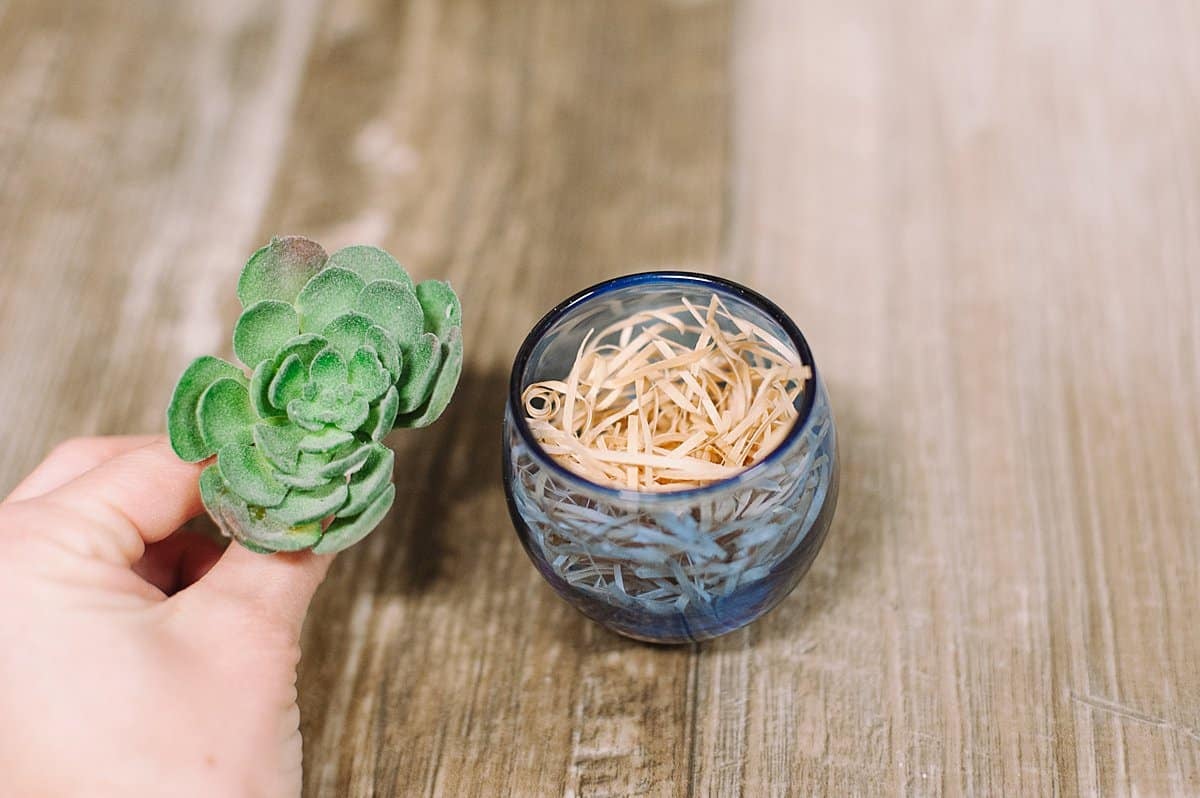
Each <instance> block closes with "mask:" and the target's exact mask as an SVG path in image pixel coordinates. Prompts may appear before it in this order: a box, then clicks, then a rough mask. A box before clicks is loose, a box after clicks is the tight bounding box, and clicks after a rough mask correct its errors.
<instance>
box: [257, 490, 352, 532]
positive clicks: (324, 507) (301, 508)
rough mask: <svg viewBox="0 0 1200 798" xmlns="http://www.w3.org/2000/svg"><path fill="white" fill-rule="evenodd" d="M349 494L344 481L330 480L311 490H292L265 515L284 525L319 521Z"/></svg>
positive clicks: (339, 505)
mask: <svg viewBox="0 0 1200 798" xmlns="http://www.w3.org/2000/svg"><path fill="white" fill-rule="evenodd" d="M349 495H350V489H349V488H348V487H347V485H346V483H345V482H331V483H329V484H328V485H323V486H321V487H318V488H313V489H312V490H293V491H291V492H289V493H288V495H287V497H286V498H285V499H284V500H283V502H282V503H280V505H279V506H278V507H273V508H272V509H270V510H267V517H268V518H270V519H271V520H273V521H276V522H277V523H280V524H284V525H285V526H294V525H296V524H308V523H313V522H314V521H315V522H319V521H321V520H323V519H325V518H328V517H329V516H331V515H334V514H335V513H337V511H338V510H339V509H341V507H342V506H343V505H345V504H346V499H347V497H348V496H349Z"/></svg>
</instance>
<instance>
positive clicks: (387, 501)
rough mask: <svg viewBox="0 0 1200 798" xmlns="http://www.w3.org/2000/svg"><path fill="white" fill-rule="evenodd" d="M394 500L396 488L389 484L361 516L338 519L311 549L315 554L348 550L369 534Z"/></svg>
mask: <svg viewBox="0 0 1200 798" xmlns="http://www.w3.org/2000/svg"><path fill="white" fill-rule="evenodd" d="M395 498H396V486H395V485H392V484H389V485H388V486H387V488H386V489H384V491H383V492H382V493H380V494H379V495H378V496H376V497H375V501H373V502H371V504H370V505H369V506H368V507H367V508H366V509H365V510H363V511H362V513H361V514H359V515H357V516H353V517H350V518H339V519H338V520H336V521H334V522H333V523H332V524H330V525H329V528H328V529H326V530H325V534H324V535H322V536H321V539H320V540H319V541H318V542H317V543H316V545H314V546H313V547H312V549H313V552H315V553H316V554H333V553H335V552H339V551H342V550H344V549H348V548H349V547H351V546H353V545H354V544H355V543H357V542H359V541H360V540H362V539H363V538H365V537H366V536H367V535H368V534H370V533H371V530H372V529H374V528H375V527H377V526H379V522H380V521H382V520H383V518H384V516H386V515H387V512H388V510H389V509H391V506H392V501H393V500H394V499H395Z"/></svg>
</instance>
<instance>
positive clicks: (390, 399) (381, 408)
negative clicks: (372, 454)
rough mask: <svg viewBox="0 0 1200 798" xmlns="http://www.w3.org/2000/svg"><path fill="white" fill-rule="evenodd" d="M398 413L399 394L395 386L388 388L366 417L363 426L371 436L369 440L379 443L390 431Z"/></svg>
mask: <svg viewBox="0 0 1200 798" xmlns="http://www.w3.org/2000/svg"><path fill="white" fill-rule="evenodd" d="M399 412H400V394H399V393H398V392H397V391H396V386H395V385H393V386H392V387H391V388H388V392H387V393H385V394H384V395H383V398H382V399H381V400H379V404H377V405H374V406H373V407H372V408H371V412H370V414H369V415H368V416H367V422H366V424H365V425H364V426H365V428H366V430H367V431H368V432H369V433H370V435H371V440H373V441H381V440H383V438H384V436H385V435H387V434H388V433H389V432H391V431H392V427H393V426H394V425H395V423H396V415H397V414H398V413H399Z"/></svg>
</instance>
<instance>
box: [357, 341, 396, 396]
mask: <svg viewBox="0 0 1200 798" xmlns="http://www.w3.org/2000/svg"><path fill="white" fill-rule="evenodd" d="M346 370H347V374H348V379H349V381H350V385H351V387H353V388H354V391H355V392H356V393H357V394H358V395H359V396H361V397H362V398H363V399H366V400H367V401H368V402H374V401H375V400H376V399H378V398H379V397H381V396H383V395H384V394H385V393H387V390H388V388H390V387H392V380H391V376H390V375H389V374H388V373H387V370H386V369H384V367H383V364H382V363H380V362H379V356H378V355H376V354H375V349H374V348H373V347H371V346H363V347H360V348H359V350H358V351H357V352H355V353H354V357H352V358H350V362H349V363H347V364H346Z"/></svg>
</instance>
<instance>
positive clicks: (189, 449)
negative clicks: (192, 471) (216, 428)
mask: <svg viewBox="0 0 1200 798" xmlns="http://www.w3.org/2000/svg"><path fill="white" fill-rule="evenodd" d="M222 379H234V380H245V379H246V378H245V376H244V375H243V374H242V372H241V369H239V368H238V367H237V366H235V365H233V364H232V363H228V362H226V361H224V360H221V359H220V358H216V357H210V356H209V355H204V356H203V357H199V358H196V359H195V360H193V361H192V363H191V365H189V366H188V367H187V368H186V369H185V370H184V372H183V375H182V376H181V377H180V378H179V382H178V383H176V385H175V391H174V393H173V394H172V395H171V404H170V405H168V406H167V432H168V435H169V437H170V439H171V448H172V449H174V450H175V454H177V455H179V458H180V459H181V460H186V461H187V462H189V463H198V462H199V461H201V460H203V459H205V458H207V457H212V456H213V455H214V454H216V450H215V449H212V448H211V447H209V446H208V444H206V443H205V442H204V436H203V435H202V434H201V432H200V421H199V419H198V418H197V416H196V411H197V410H198V408H199V406H200V397H201V396H203V395H204V392H205V391H207V390H208V388H209V386H211V385H212V384H213V383H214V382H216V381H217V380H222Z"/></svg>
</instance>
